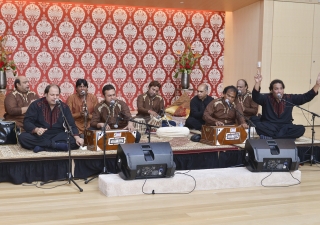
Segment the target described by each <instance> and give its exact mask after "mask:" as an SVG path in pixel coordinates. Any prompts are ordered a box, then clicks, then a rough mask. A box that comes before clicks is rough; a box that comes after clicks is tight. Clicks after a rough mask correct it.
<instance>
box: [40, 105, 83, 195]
mask: <svg viewBox="0 0 320 225" xmlns="http://www.w3.org/2000/svg"><path fill="white" fill-rule="evenodd" d="M57 104H58V107H59V109H60V112H61V114H62V118H63V121H64V123H65V125H66V128H67V133H68V137H67V145H68V152H69V158H68V159H69V162H68V173H67V177H68V183H69V184H70V183H71V182H72V183H73V184H74V185H76V186H77V188H78V189H79V191H80V192H83V189H82V188H81V187H80V186H79V185H78V184H77V183H76V182H75V181H74V179H73V175H72V171H71V162H72V161H71V148H70V136H71V135H72V136H73V132H72V129H71V126H70V125H69V123H68V120H67V118H66V117H65V115H64V113H63V109H62V106H61V103H60V102H58V103H57ZM62 180H65V178H63V179H61V180H56V181H62ZM52 182H55V181H48V182H41V183H40V185H44V184H48V183H52Z"/></svg>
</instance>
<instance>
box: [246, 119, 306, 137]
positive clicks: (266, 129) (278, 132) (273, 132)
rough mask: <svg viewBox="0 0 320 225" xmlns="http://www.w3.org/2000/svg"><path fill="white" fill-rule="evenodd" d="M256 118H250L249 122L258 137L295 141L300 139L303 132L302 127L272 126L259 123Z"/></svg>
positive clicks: (290, 125) (288, 125)
mask: <svg viewBox="0 0 320 225" xmlns="http://www.w3.org/2000/svg"><path fill="white" fill-rule="evenodd" d="M257 118H258V117H257ZM257 118H251V121H252V122H253V123H254V124H255V125H256V131H257V133H258V134H259V135H265V136H268V137H272V138H274V139H280V138H283V139H286V138H287V139H296V138H299V137H301V136H302V135H303V134H304V132H305V128H304V126H303V125H294V124H274V123H269V122H261V121H260V119H259V118H258V119H257Z"/></svg>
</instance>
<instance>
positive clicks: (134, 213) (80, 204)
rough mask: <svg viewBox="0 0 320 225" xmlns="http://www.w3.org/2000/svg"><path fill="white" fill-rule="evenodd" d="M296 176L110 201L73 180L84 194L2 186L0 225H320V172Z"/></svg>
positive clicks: (72, 189)
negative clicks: (275, 183)
mask: <svg viewBox="0 0 320 225" xmlns="http://www.w3.org/2000/svg"><path fill="white" fill-rule="evenodd" d="M300 170H301V171H302V183H301V184H300V185H297V186H292V187H272V188H266V187H255V188H240V189H225V190H213V191H195V192H193V193H191V194H180V195H179V194H172V195H161V194H155V195H139V196H128V197H109V198H108V197H106V196H104V195H102V194H101V193H100V192H99V190H98V179H94V180H93V181H91V183H89V184H84V182H83V180H77V181H76V182H77V183H78V184H79V185H80V186H81V187H82V188H83V189H84V191H83V192H82V193H80V192H79V191H78V189H77V187H76V186H75V185H74V184H67V185H65V186H59V187H56V188H53V189H40V188H37V187H35V186H23V185H13V184H10V183H0V224H5V225H7V224H41V225H43V224H111V225H117V224H122V225H125V224H139V225H141V224H181V225H188V224H197V225H201V224H206V225H207V224H228V225H230V224H246V225H248V224H254V225H257V224H259V225H261V224H308V225H311V224H319V223H320V167H318V166H316V165H313V166H310V165H304V166H302V167H300ZM292 182H293V183H295V182H296V181H295V180H293V181H292ZM63 183H64V182H58V183H57V182H56V183H53V184H50V185H44V186H41V187H43V188H51V187H53V186H55V185H57V184H63Z"/></svg>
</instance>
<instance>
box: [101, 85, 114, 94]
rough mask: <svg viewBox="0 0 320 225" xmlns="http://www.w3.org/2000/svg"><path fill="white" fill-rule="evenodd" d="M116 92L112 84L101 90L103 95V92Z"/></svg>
mask: <svg viewBox="0 0 320 225" xmlns="http://www.w3.org/2000/svg"><path fill="white" fill-rule="evenodd" d="M110 90H116V89H115V88H114V86H113V85H112V84H106V85H104V87H103V88H102V94H103V95H104V93H105V91H110Z"/></svg>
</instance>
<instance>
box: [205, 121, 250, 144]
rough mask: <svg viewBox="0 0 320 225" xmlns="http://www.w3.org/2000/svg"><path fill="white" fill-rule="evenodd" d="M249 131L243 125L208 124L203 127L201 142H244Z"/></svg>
mask: <svg viewBox="0 0 320 225" xmlns="http://www.w3.org/2000/svg"><path fill="white" fill-rule="evenodd" d="M246 140H247V131H246V130H245V129H244V128H243V127H242V126H206V125H203V126H202V128H201V139H200V142H201V143H203V144H207V145H234V144H243V143H245V141H246Z"/></svg>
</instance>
